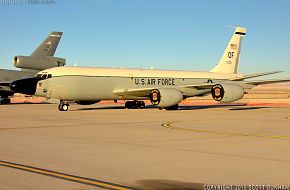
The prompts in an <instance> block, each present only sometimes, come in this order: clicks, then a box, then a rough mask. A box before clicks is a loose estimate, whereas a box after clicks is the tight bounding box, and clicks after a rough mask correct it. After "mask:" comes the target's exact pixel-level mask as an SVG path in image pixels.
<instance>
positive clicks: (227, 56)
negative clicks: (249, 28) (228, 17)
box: [211, 27, 246, 74]
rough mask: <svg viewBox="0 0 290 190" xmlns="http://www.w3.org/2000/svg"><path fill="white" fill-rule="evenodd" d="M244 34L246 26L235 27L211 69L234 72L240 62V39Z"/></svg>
mask: <svg viewBox="0 0 290 190" xmlns="http://www.w3.org/2000/svg"><path fill="white" fill-rule="evenodd" d="M245 35H246V28H242V27H236V30H235V32H234V34H233V36H232V38H231V40H230V42H229V44H228V46H227V48H226V50H225V52H224V54H223V56H222V57H221V59H220V61H219V62H218V64H217V65H216V66H215V67H214V68H213V69H212V70H211V72H217V73H231V74H236V73H237V71H238V66H239V62H240V51H241V46H242V39H243V37H244V36H245Z"/></svg>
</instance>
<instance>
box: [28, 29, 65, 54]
mask: <svg viewBox="0 0 290 190" xmlns="http://www.w3.org/2000/svg"><path fill="white" fill-rule="evenodd" d="M61 36H62V32H51V33H50V34H49V36H48V37H47V38H46V39H45V40H44V41H43V42H42V43H41V44H40V45H39V46H38V48H37V49H36V50H34V52H33V53H32V54H31V56H32V57H44V56H53V55H54V53H55V50H56V48H57V46H58V43H59V41H60V38H61Z"/></svg>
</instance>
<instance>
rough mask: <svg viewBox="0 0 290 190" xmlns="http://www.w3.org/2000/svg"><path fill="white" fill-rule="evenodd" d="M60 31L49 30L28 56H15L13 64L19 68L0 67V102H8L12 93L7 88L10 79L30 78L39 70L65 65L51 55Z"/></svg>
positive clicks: (62, 60)
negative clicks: (46, 35) (47, 34)
mask: <svg viewBox="0 0 290 190" xmlns="http://www.w3.org/2000/svg"><path fill="white" fill-rule="evenodd" d="M61 36H62V32H51V33H50V34H49V36H48V37H47V38H46V39H45V40H44V41H43V42H42V43H41V44H40V45H39V47H38V48H36V49H35V50H34V52H33V53H32V54H31V55H30V56H15V57H14V59H13V63H14V66H15V67H17V68H20V69H21V70H7V69H0V104H9V103H10V98H9V97H10V96H12V95H13V94H14V92H13V91H11V89H10V88H9V85H10V83H11V82H12V81H15V80H19V79H23V78H31V77H33V76H35V74H36V73H38V72H39V71H41V70H44V69H48V68H51V67H59V66H64V65H65V59H63V58H58V57H53V56H54V53H55V51H56V48H57V46H58V43H59V41H60V39H61Z"/></svg>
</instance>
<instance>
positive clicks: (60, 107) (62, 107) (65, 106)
mask: <svg viewBox="0 0 290 190" xmlns="http://www.w3.org/2000/svg"><path fill="white" fill-rule="evenodd" d="M68 107H69V104H68V103H64V102H62V101H61V102H60V104H59V105H58V110H59V111H67V110H68Z"/></svg>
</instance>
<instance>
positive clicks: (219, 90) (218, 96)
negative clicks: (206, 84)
mask: <svg viewBox="0 0 290 190" xmlns="http://www.w3.org/2000/svg"><path fill="white" fill-rule="evenodd" d="M224 94H225V91H224V88H223V87H222V86H221V85H220V84H216V85H214V86H213V87H212V88H211V95H212V98H213V99H214V100H216V101H221V100H222V99H223V97H224Z"/></svg>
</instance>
